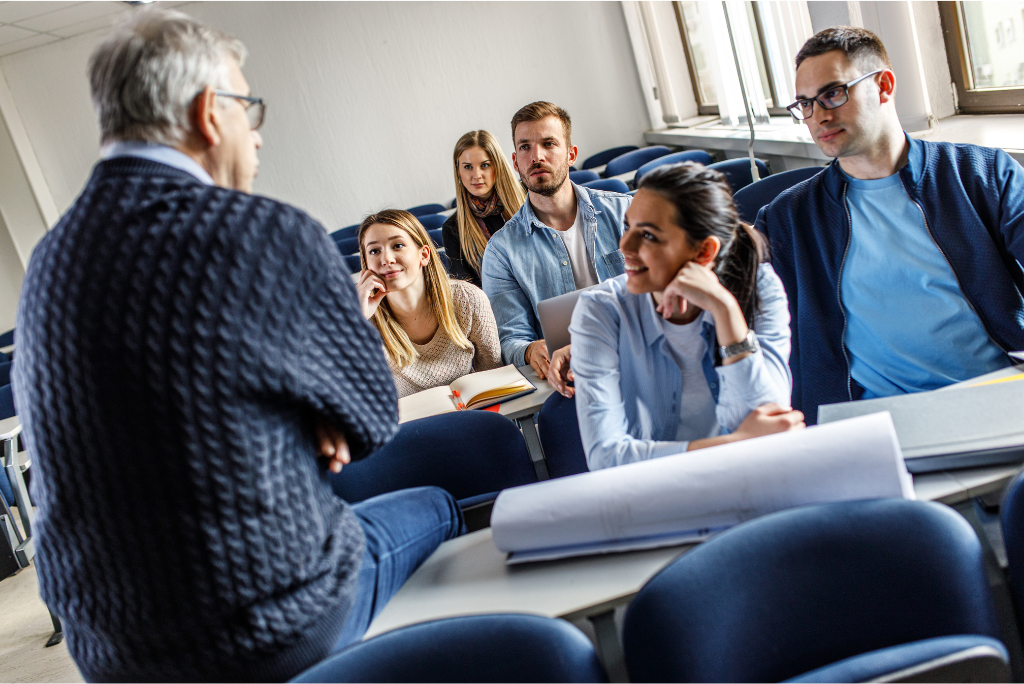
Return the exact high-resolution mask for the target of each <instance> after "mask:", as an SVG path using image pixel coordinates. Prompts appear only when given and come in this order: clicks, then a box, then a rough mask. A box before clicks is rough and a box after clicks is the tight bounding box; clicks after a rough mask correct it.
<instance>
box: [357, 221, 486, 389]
mask: <svg viewBox="0 0 1024 684" xmlns="http://www.w3.org/2000/svg"><path fill="white" fill-rule="evenodd" d="M359 259H360V263H361V265H362V272H361V273H360V274H359V282H358V284H357V285H356V290H357V291H358V293H359V302H360V304H361V305H362V308H363V315H364V316H366V318H368V319H369V320H370V321H372V322H373V324H374V325H375V326H376V327H377V330H379V331H380V336H381V338H382V339H383V341H384V350H385V352H386V354H387V357H388V365H389V366H390V367H391V375H392V376H393V377H394V379H395V387H396V388H397V389H398V396H399V397H404V396H407V395H409V394H413V393H415V392H420V391H422V390H425V389H430V388H431V387H440V386H442V385H447V384H449V383H451V382H452V381H453V380H455V379H456V378H460V377H462V376H463V375H466V374H467V373H471V372H473V371H475V370H477V371H481V370H490V369H492V368H498V367H499V366H501V365H502V364H501V346H500V344H499V342H498V327H497V325H496V324H495V322H494V314H493V313H491V304H490V302H488V301H487V296H486V295H485V294H484V293H483V290H481V289H480V288H478V287H476V286H475V285H472V284H471V283H467V282H463V281H459V280H450V279H449V278H448V274H447V273H446V272H445V270H444V266H443V265H442V264H441V259H440V258H439V257H438V255H437V250H436V249H435V248H434V245H433V242H432V241H431V240H430V237H429V236H428V235H427V231H426V230H425V229H424V228H423V226H422V225H420V222H419V221H417V220H416V217H415V216H413V215H412V214H410V213H409V212H407V211H401V210H398V209H387V210H385V211H381V212H378V213H376V214H372V215H370V216H367V217H366V219H365V220H364V221H363V223H362V225H361V226H360V227H359Z"/></svg>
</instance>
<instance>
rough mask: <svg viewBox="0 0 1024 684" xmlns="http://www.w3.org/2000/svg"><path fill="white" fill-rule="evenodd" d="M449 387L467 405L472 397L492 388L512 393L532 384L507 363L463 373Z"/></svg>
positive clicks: (499, 394)
mask: <svg viewBox="0 0 1024 684" xmlns="http://www.w3.org/2000/svg"><path fill="white" fill-rule="evenodd" d="M450 387H451V388H452V389H453V390H457V391H458V392H459V394H460V395H461V397H460V398H461V399H462V401H463V402H465V403H466V405H467V406H468V405H469V404H470V402H472V401H473V399H475V398H477V397H478V396H480V395H482V394H484V393H488V392H491V391H493V390H507V393H508V394H512V393H513V392H521V391H523V390H525V389H530V388H531V387H533V385H532V384H531V383H530V381H529V380H527V379H526V378H524V377H523V374H522V373H520V372H519V371H518V370H516V367H515V366H513V365H511V364H509V365H507V366H503V367H502V368H495V369H493V370H489V371H480V372H479V373H470V374H469V375H463V376H462V377H461V378H459V379H458V380H455V381H454V382H452V384H451V385H450ZM502 394H504V392H500V393H496V394H492V395H491V396H492V397H493V396H501V395H502Z"/></svg>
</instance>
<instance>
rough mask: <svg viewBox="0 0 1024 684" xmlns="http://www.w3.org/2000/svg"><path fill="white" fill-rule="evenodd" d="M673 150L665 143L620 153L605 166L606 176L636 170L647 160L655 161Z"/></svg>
mask: <svg viewBox="0 0 1024 684" xmlns="http://www.w3.org/2000/svg"><path fill="white" fill-rule="evenodd" d="M671 152H672V150H670V149H668V148H667V147H665V146H664V145H653V146H651V147H641V148H640V149H639V150H633V151H632V152H626V153H625V154H620V155H619V156H618V157H615V159H612V160H611V161H609V162H608V166H606V167H604V177H605V178H609V177H611V176H618V175H619V174H622V173H629V172H630V171H636V170H637V169H639V168H640V167H641V166H643V165H644V164H646V163H647V162H650V161H653V160H655V159H657V158H658V157H664V156H665V155H666V154H669V153H671Z"/></svg>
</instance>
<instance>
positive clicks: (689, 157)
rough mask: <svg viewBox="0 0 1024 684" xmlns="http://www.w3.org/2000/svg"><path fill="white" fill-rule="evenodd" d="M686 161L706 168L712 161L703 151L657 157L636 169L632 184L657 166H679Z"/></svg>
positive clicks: (689, 151) (688, 151)
mask: <svg viewBox="0 0 1024 684" xmlns="http://www.w3.org/2000/svg"><path fill="white" fill-rule="evenodd" d="M688 161H689V162H697V163H698V164H703V165H704V166H708V165H709V164H711V162H712V161H714V160H713V159H712V158H711V155H710V154H708V153H707V152H705V151H704V150H686V151H685V152H675V153H673V154H666V155H665V156H664V157H658V158H657V159H655V160H654V161H649V162H647V163H646V164H644V165H643V166H641V167H640V168H639V169H637V170H636V175H635V176H633V184H634V185H635V184H636V183H637V182H639V180H640V179H641V178H643V176H644V174H645V173H649V172H651V171H653V170H654V169H656V168H658V167H659V166H665V165H666V164H679V163H682V162H688Z"/></svg>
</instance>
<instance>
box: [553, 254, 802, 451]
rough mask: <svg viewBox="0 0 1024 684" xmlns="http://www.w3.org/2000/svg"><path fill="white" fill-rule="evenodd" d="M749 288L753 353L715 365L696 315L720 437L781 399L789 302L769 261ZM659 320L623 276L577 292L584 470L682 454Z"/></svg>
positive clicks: (677, 383)
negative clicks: (753, 291)
mask: <svg viewBox="0 0 1024 684" xmlns="http://www.w3.org/2000/svg"><path fill="white" fill-rule="evenodd" d="M757 291H758V295H759V296H760V298H761V302H760V309H759V310H758V313H757V314H756V315H755V316H754V325H753V330H754V333H755V334H756V335H757V341H758V343H759V345H760V347H761V349H760V351H758V352H756V353H754V354H751V355H750V356H747V357H746V358H744V359H741V360H740V361H737V362H736V363H732V364H729V365H728V366H719V367H717V368H716V367H715V365H714V349H715V348H716V347H717V345H718V342H717V340H716V338H715V321H714V317H713V316H712V315H711V314H710V313H708V312H706V311H705V312H704V313H702V314H701V316H702V318H701V325H702V326H703V327H702V336H703V337H704V341H705V343H706V344H707V353H706V354H705V356H704V364H703V365H704V377H705V378H706V379H707V383H708V387H709V388H710V389H711V395H712V396H713V397H714V399H715V403H716V408H715V415H716V416H717V418H718V424H719V425H720V426H721V428H722V431H723V432H724V433H730V432H732V431H733V430H735V429H736V428H737V427H739V425H740V423H742V422H743V419H744V418H746V417H747V415H748V414H749V413H750V412H751V411H753V410H754V409H755V408H757V407H758V406H762V405H764V404H768V403H771V402H777V403H779V404H782V405H783V406H788V405H789V402H790V394H791V392H792V384H793V380H792V376H791V375H790V372H789V351H790V330H789V303H788V301H787V299H786V292H785V290H784V289H783V287H782V281H781V280H779V277H778V276H777V275H776V274H775V271H774V270H773V269H772V267H771V266H770V265H769V264H761V265H760V266H759V267H758V271H757ZM658 316H659V314H658V313H657V311H655V309H654V303H653V301H652V299H651V295H650V294H643V295H635V294H631V293H630V292H629V291H628V290H626V276H622V277H619V278H615V279H613V280H610V281H608V282H606V283H602V284H601V285H599V286H598V287H595V288H593V289H591V290H588V291H586V292H584V293H583V294H582V295H580V299H579V302H577V304H576V310H575V311H574V312H573V315H572V323H571V324H570V325H569V333H570V334H571V335H572V359H571V361H570V364H571V366H572V372H573V374H575V376H576V414H577V416H578V418H579V423H580V436H581V437H582V438H583V449H584V451H585V452H586V454H587V465H589V466H590V469H591V470H597V469H599V468H608V467H611V466H617V465H623V464H626V463H634V462H636V461H643V460H647V459H650V458H658V457H661V456H670V455H672V454H678V453H681V452H684V451H686V448H687V445H688V444H689V442H679V441H675V440H676V437H677V435H676V429H677V427H678V424H679V412H680V410H681V407H680V403H681V396H682V393H683V392H685V391H686V388H685V387H683V386H682V373H681V371H680V370H679V366H678V365H676V362H675V360H674V359H673V358H672V353H671V350H670V349H669V346H668V343H667V341H666V340H665V334H664V332H663V331H662V327H661V324H660V323H659V321H658Z"/></svg>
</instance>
